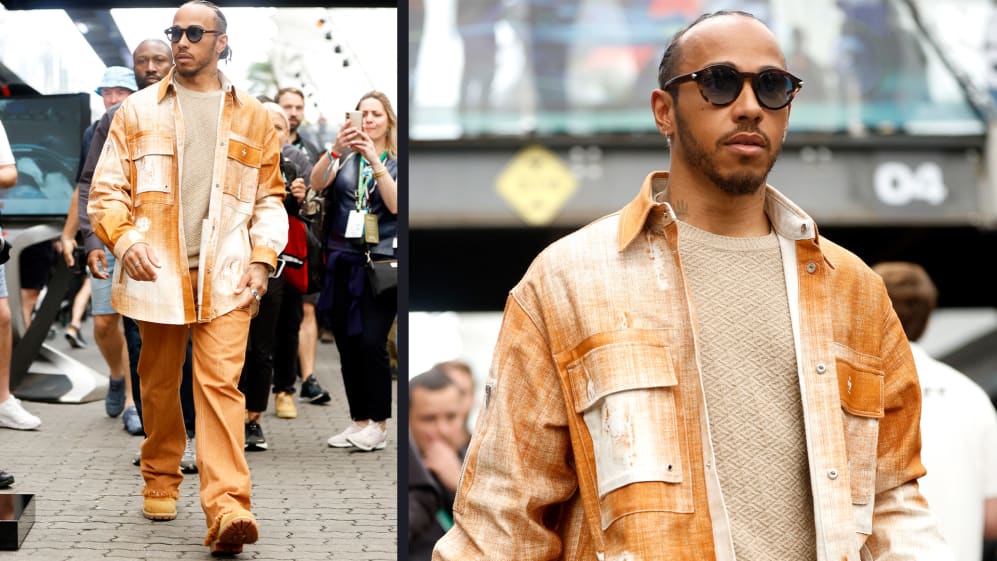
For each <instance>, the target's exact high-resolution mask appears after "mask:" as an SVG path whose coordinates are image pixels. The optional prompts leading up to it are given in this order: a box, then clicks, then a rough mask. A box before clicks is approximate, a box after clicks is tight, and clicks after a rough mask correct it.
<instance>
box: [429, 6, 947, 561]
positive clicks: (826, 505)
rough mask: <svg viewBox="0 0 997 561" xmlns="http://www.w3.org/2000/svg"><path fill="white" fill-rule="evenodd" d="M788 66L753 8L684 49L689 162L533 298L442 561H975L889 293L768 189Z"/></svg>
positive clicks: (688, 38)
mask: <svg viewBox="0 0 997 561" xmlns="http://www.w3.org/2000/svg"><path fill="white" fill-rule="evenodd" d="M784 68H785V57H784V55H783V53H782V51H781V50H780V48H779V44H778V41H777V40H776V38H775V36H774V35H773V33H772V32H771V31H770V30H769V29H768V28H767V27H766V26H765V25H764V24H763V23H762V22H761V21H759V20H758V19H757V18H755V17H754V16H753V15H751V14H749V13H745V12H732V11H720V12H714V13H709V14H704V15H703V16H701V17H700V18H698V19H696V20H695V21H693V22H692V23H690V24H689V26H687V27H686V28H685V29H683V30H681V31H679V32H678V33H677V34H676V35H675V36H674V37H673V39H672V41H671V43H670V44H669V45H668V47H667V48H666V49H665V53H664V56H663V57H662V59H661V64H660V66H659V78H658V79H659V88H660V89H656V90H654V91H653V92H652V93H651V96H650V101H651V109H652V113H653V116H654V121H655V123H656V125H657V128H658V130H659V131H660V132H661V133H662V135H664V136H665V137H666V138H667V141H668V144H669V146H670V151H669V152H670V164H669V167H670V169H669V171H653V172H651V173H649V174H648V175H647V177H646V178H645V179H644V182H643V185H642V187H641V190H640V192H639V194H637V196H636V197H635V198H634V199H633V200H632V201H631V202H630V203H628V204H627V205H626V206H625V207H624V208H623V209H622V210H621V211H620V212H618V213H614V214H611V215H608V216H606V217H604V218H602V219H600V220H597V221H595V222H594V223H592V224H590V225H588V226H586V227H584V228H582V229H581V230H579V231H577V232H575V233H573V234H570V235H568V236H567V237H565V238H563V239H561V240H559V241H557V242H555V243H554V244H552V245H551V246H550V247H548V248H547V249H545V250H544V251H543V252H542V253H541V254H540V255H539V256H538V257H537V259H536V260H535V261H534V262H533V264H532V265H531V266H530V268H529V270H528V272H527V273H526V275H525V276H524V278H523V279H522V280H521V281H520V282H519V283H518V284H517V285H516V286H515V287H514V288H513V289H512V291H511V292H510V295H509V298H508V300H507V302H506V308H505V315H504V317H503V320H502V328H501V332H500V334H499V337H498V342H497V345H496V348H495V355H494V358H493V360H492V368H491V369H490V371H489V375H488V380H487V382H486V385H485V403H484V407H483V409H482V411H481V413H480V415H479V418H478V421H477V423H476V425H475V433H474V436H473V437H472V439H471V445H470V448H469V452H468V455H467V458H466V460H465V463H464V470H463V476H462V478H461V484H460V488H459V489H458V491H457V496H456V500H455V504H454V516H455V525H454V527H453V528H452V529H451V530H450V532H448V533H447V535H446V536H444V537H443V538H442V539H441V540H440V541H439V542H437V545H436V550H435V552H434V559H437V560H449V559H460V560H472V559H489V558H492V557H493V555H494V553H493V552H496V551H499V552H501V553H502V556H503V557H505V558H509V559H523V558H529V559H555V558H557V559H595V558H597V557H599V558H605V559H624V558H626V559H642V560H645V561H649V560H657V559H662V560H664V559H668V560H690V561H691V560H696V561H700V560H705V559H734V558H735V557H736V558H738V559H794V560H796V559H809V560H815V561H841V560H846V559H847V560H850V561H859V559H866V560H869V559H892V560H900V559H904V560H911V561H912V560H923V561H929V560H930V561H942V560H950V559H951V558H952V557H951V551H950V550H948V548H947V547H946V546H945V543H944V540H943V539H942V537H941V535H940V534H939V532H938V527H937V520H936V518H935V517H934V516H933V514H932V513H931V511H930V510H929V509H928V505H927V503H926V501H925V499H924V497H923V496H922V495H921V494H920V493H919V491H918V485H917V479H918V478H919V477H921V476H923V475H924V473H925V470H924V467H923V466H922V465H921V462H920V460H919V449H920V431H919V427H918V418H919V414H920V403H921V396H920V389H919V386H918V381H917V372H916V370H915V368H914V360H913V358H912V357H911V354H910V350H909V346H908V345H907V340H906V338H905V336H904V333H903V329H902V327H901V325H900V322H899V321H898V320H897V317H896V314H895V313H894V312H893V309H892V307H891V305H890V300H889V296H888V294H887V293H886V290H885V289H884V288H883V286H882V284H881V283H880V282H879V280H878V277H877V276H876V274H875V273H874V272H873V271H871V270H870V269H869V267H868V266H866V265H865V264H864V263H862V262H861V261H860V260H859V259H858V258H857V257H855V256H854V254H852V253H850V252H848V251H847V250H845V249H843V248H841V247H840V246H838V245H836V244H834V243H833V242H831V241H829V240H827V239H826V238H822V237H819V236H818V234H817V228H816V225H815V223H814V221H813V219H811V218H810V217H809V216H808V215H807V214H806V213H805V212H803V210H801V209H800V208H799V207H797V206H796V205H795V204H793V203H792V202H791V201H790V200H789V199H787V198H786V197H785V196H783V195H782V194H781V193H779V192H778V191H777V190H776V189H775V188H773V187H771V186H769V185H767V184H766V180H767V177H768V173H769V171H770V169H771V168H772V166H773V165H774V164H775V161H776V159H777V156H778V154H779V151H780V148H781V146H782V143H783V140H784V138H785V134H786V130H787V128H788V124H789V115H790V104H791V102H792V101H793V98H794V96H795V94H796V93H797V92H798V91H799V88H800V86H801V85H802V84H801V81H800V80H799V79H798V78H796V77H795V76H793V75H792V74H790V73H789V72H788V71H786V70H785V69H784ZM735 552H736V554H735Z"/></svg>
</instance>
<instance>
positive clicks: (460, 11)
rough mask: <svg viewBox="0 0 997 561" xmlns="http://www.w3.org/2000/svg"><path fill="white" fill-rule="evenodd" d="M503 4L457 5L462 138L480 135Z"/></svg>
mask: <svg viewBox="0 0 997 561" xmlns="http://www.w3.org/2000/svg"><path fill="white" fill-rule="evenodd" d="M504 4H505V3H504V2H501V1H496V0H488V1H479V2H460V3H458V4H457V32H458V33H460V41H461V46H462V48H463V52H464V59H463V60H464V68H463V71H462V72H461V76H460V99H459V103H458V109H459V110H460V117H461V128H462V129H463V132H464V134H477V133H480V132H481V128H482V127H481V124H482V122H483V118H484V117H485V115H487V113H488V110H489V109H490V108H491V97H492V80H493V79H494V77H495V68H496V60H495V56H496V48H495V24H496V23H497V22H498V20H499V19H500V18H501V17H502V16H503V15H504V11H505V7H504ZM420 32H421V30H420Z"/></svg>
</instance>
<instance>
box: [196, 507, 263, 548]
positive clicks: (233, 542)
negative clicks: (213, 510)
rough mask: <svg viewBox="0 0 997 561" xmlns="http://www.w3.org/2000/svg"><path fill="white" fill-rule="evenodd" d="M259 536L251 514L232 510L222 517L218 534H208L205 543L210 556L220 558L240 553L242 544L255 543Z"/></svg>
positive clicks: (254, 519) (254, 518)
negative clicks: (209, 547)
mask: <svg viewBox="0 0 997 561" xmlns="http://www.w3.org/2000/svg"><path fill="white" fill-rule="evenodd" d="M259 535H260V529H259V526H257V524H256V517H254V516H253V513H252V512H249V511H248V510H233V511H232V512H229V513H227V514H225V515H224V516H222V519H221V522H220V523H219V525H218V534H217V535H215V536H212V534H211V532H209V533H208V539H207V540H205V541H206V542H208V543H207V544H206V545H209V546H211V555H213V556H215V557H222V556H229V555H234V554H236V553H242V546H243V544H247V543H256V540H257V539H258V538H259Z"/></svg>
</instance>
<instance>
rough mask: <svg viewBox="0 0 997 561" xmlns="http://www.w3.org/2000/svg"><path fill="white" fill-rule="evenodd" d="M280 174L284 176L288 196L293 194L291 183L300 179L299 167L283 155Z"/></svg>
mask: <svg viewBox="0 0 997 561" xmlns="http://www.w3.org/2000/svg"><path fill="white" fill-rule="evenodd" d="M280 173H281V174H282V175H283V176H284V188H285V189H286V190H287V194H288V195H290V194H291V183H292V182H294V180H295V179H297V178H298V177H299V172H298V166H296V165H294V162H292V161H291V160H289V159H287V158H285V157H284V155H283V154H281V156H280Z"/></svg>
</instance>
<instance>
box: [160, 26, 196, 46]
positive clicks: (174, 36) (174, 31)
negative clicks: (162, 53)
mask: <svg viewBox="0 0 997 561" xmlns="http://www.w3.org/2000/svg"><path fill="white" fill-rule="evenodd" d="M184 32H186V33H187V40H188V41H190V42H191V43H197V42H198V41H200V40H201V37H204V28H202V27H198V26H196V25H192V26H190V27H188V28H187V29H183V28H182V27H177V26H175V25H174V26H173V27H168V28H166V38H167V39H169V40H170V43H179V42H180V38H181V37H183V34H184Z"/></svg>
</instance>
